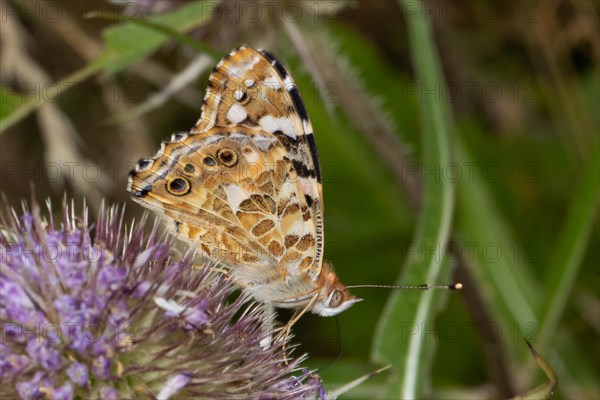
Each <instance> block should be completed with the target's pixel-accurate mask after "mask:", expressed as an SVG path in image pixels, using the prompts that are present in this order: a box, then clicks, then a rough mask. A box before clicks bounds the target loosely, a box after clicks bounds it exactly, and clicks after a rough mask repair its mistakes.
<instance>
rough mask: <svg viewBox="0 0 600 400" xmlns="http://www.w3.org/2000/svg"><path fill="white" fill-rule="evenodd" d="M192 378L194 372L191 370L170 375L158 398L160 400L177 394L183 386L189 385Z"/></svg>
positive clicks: (165, 399)
mask: <svg viewBox="0 0 600 400" xmlns="http://www.w3.org/2000/svg"><path fill="white" fill-rule="evenodd" d="M191 379H192V374H191V373H189V372H184V373H181V374H177V375H175V376H172V377H170V378H169V379H168V380H167V382H166V383H165V385H164V386H163V387H162V389H161V390H160V392H159V393H158V396H157V397H156V398H157V399H158V400H167V399H169V398H171V396H173V395H174V394H176V393H177V392H178V391H179V390H181V388H183V387H184V386H185V385H187V384H188V383H189V382H190V381H191Z"/></svg>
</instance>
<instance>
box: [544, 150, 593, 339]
mask: <svg viewBox="0 0 600 400" xmlns="http://www.w3.org/2000/svg"><path fill="white" fill-rule="evenodd" d="M594 149H595V150H594V153H593V154H592V157H591V158H590V160H589V162H588V167H587V169H586V171H585V172H584V175H583V179H582V180H581V183H580V186H579V188H578V189H577V191H576V192H575V196H574V198H573V201H572V203H571V205H570V208H569V211H568V214H567V220H566V224H565V227H564V229H562V230H561V235H560V237H559V239H558V243H557V245H556V247H555V249H556V250H555V251H554V254H553V256H552V257H550V260H552V261H551V264H550V267H549V269H548V271H549V276H548V279H547V280H546V292H547V293H549V294H551V295H549V296H546V301H545V302H544V303H543V304H542V306H541V312H540V315H541V317H540V322H541V335H540V344H539V347H540V348H541V349H543V348H544V347H545V346H546V345H547V344H548V343H549V339H550V338H551V337H552V335H554V332H556V329H557V327H558V323H559V321H560V317H561V315H562V313H563V311H564V309H565V306H566V303H567V299H568V298H569V296H570V295H571V293H572V289H573V284H574V282H575V278H576V277H577V273H578V271H579V268H580V266H581V260H582V258H583V255H584V252H585V249H586V247H587V244H588V241H589V235H590V232H591V231H592V227H593V226H594V224H595V223H596V215H597V214H598V200H599V198H600V168H599V167H598V166H599V165H600V145H599V144H598V143H596V145H595V146H594Z"/></svg>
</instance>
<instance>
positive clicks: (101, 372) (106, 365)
mask: <svg viewBox="0 0 600 400" xmlns="http://www.w3.org/2000/svg"><path fill="white" fill-rule="evenodd" d="M111 366H112V363H111V362H110V360H109V359H108V358H107V357H106V356H100V357H96V358H95V359H94V361H93V362H92V372H93V373H94V375H95V376H96V377H97V378H100V379H108V378H109V377H110V370H111Z"/></svg>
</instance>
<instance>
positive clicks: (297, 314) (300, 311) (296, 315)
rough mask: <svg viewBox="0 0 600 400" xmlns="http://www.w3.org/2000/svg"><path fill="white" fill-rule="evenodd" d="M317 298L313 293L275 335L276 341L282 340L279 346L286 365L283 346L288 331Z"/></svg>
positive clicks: (288, 333) (317, 295)
mask: <svg viewBox="0 0 600 400" xmlns="http://www.w3.org/2000/svg"><path fill="white" fill-rule="evenodd" d="M318 298H319V294H318V293H315V295H314V296H313V297H312V298H311V299H310V301H309V302H308V303H307V304H306V306H304V307H302V308H299V309H298V310H296V311H295V312H294V315H293V316H292V318H291V319H290V320H289V321H288V323H287V324H286V325H285V327H284V328H283V330H282V331H281V332H280V333H279V335H277V338H276V340H283V344H282V346H281V350H282V353H283V361H284V362H285V363H286V365H287V363H288V362H287V357H286V356H285V345H286V342H287V339H288V336H289V335H290V331H291V329H292V326H293V325H294V324H295V323H296V322H298V320H299V319H300V317H302V316H303V315H304V314H305V313H306V312H307V311H308V310H310V309H311V308H312V306H313V304H315V302H316V301H317V299H318Z"/></svg>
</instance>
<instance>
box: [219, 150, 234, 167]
mask: <svg viewBox="0 0 600 400" xmlns="http://www.w3.org/2000/svg"><path fill="white" fill-rule="evenodd" d="M217 158H218V159H219V161H220V162H221V164H223V165H224V166H226V167H233V166H234V165H235V164H237V162H238V157H237V154H235V152H234V151H233V150H231V149H221V150H219V151H217Z"/></svg>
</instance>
